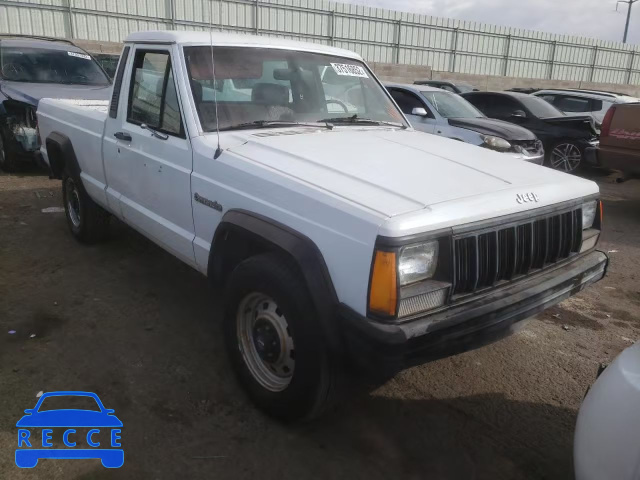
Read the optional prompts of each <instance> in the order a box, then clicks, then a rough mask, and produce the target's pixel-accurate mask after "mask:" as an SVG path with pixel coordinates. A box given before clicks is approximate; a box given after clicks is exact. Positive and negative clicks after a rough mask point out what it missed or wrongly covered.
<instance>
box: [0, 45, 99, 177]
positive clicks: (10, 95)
mask: <svg viewBox="0 0 640 480" xmlns="http://www.w3.org/2000/svg"><path fill="white" fill-rule="evenodd" d="M110 91H111V81H110V80H109V77H108V76H107V74H106V73H105V72H104V70H103V69H102V68H101V67H100V65H98V63H97V62H96V61H95V60H94V59H93V58H92V57H91V55H89V54H88V53H87V52H86V51H84V50H83V49H81V48H79V47H76V46H75V45H73V43H71V42H68V41H64V40H58V39H49V38H46V37H20V36H18V37H16V36H0V168H1V169H2V170H4V171H7V172H12V171H15V170H16V169H17V168H18V167H19V165H20V163H21V162H23V161H26V162H34V161H36V160H37V159H38V150H39V148H40V145H39V140H38V134H37V118H36V109H37V107H38V101H39V100H40V99H41V98H44V97H52V98H71V99H74V98H75V99H77V98H81V99H105V100H106V99H108V98H109V96H110Z"/></svg>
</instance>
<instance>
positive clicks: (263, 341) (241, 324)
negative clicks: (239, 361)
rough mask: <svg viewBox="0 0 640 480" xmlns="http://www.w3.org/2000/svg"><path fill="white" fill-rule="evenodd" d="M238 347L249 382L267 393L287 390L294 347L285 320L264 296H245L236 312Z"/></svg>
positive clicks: (291, 374)
mask: <svg viewBox="0 0 640 480" xmlns="http://www.w3.org/2000/svg"><path fill="white" fill-rule="evenodd" d="M236 326H237V335H238V347H239V349H240V353H241V354H242V358H243V359H244V363H245V365H246V366H247V368H248V369H249V371H250V372H251V375H252V376H253V378H254V379H255V380H256V381H257V382H258V383H259V384H260V385H261V386H262V387H264V388H265V389H267V390H269V391H271V392H281V391H283V390H284V389H286V388H287V387H288V386H289V383H291V379H292V378H293V371H294V368H295V356H294V352H295V349H294V344H293V338H292V337H291V332H290V329H289V324H288V323H287V319H286V318H285V316H284V314H283V313H282V311H281V309H280V308H279V306H278V304H277V303H276V302H275V300H273V299H272V298H271V297H269V296H268V295H265V294H264V293H259V292H254V293H250V294H248V295H246V296H245V297H244V298H243V299H242V301H241V302H240V305H239V306H238V310H237V312H236Z"/></svg>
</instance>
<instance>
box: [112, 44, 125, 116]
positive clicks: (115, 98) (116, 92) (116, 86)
mask: <svg viewBox="0 0 640 480" xmlns="http://www.w3.org/2000/svg"><path fill="white" fill-rule="evenodd" d="M129 50H130V47H128V46H127V47H124V49H123V50H122V55H121V56H120V63H119V64H118V71H117V73H116V81H115V82H114V83H113V93H112V95H111V105H110V106H109V116H110V117H111V118H117V116H118V103H119V102H120V89H121V88H122V79H123V77H124V69H125V68H126V66H127V58H129Z"/></svg>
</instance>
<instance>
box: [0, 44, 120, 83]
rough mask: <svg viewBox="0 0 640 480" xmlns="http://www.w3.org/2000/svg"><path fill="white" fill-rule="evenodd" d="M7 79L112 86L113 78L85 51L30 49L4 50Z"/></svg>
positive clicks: (3, 69) (1, 50)
mask: <svg viewBox="0 0 640 480" xmlns="http://www.w3.org/2000/svg"><path fill="white" fill-rule="evenodd" d="M0 62H1V68H0V72H1V73H2V77H3V78H4V79H5V80H11V81H14V82H29V83H64V84H79V85H109V78H108V77H107V76H106V75H105V74H104V72H103V71H102V70H101V69H100V67H99V66H98V64H97V63H96V62H95V60H94V59H93V58H91V57H90V56H89V55H87V54H86V53H83V52H76V51H67V50H53V49H46V48H29V47H2V48H0Z"/></svg>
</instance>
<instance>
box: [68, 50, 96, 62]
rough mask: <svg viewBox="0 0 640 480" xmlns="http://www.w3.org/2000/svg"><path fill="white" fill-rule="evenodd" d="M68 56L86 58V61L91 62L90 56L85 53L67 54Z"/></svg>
mask: <svg viewBox="0 0 640 480" xmlns="http://www.w3.org/2000/svg"><path fill="white" fill-rule="evenodd" d="M67 55H69V56H70V57H78V58H84V59H85V60H91V57H90V56H89V55H85V54H84V53H76V52H67Z"/></svg>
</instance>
